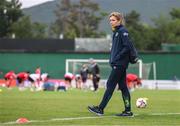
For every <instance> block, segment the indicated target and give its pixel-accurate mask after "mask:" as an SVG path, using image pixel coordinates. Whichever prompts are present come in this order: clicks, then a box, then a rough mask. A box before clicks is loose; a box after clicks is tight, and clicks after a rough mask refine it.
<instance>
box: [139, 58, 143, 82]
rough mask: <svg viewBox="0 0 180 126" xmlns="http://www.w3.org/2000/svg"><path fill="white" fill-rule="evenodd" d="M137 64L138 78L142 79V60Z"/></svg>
mask: <svg viewBox="0 0 180 126" xmlns="http://www.w3.org/2000/svg"><path fill="white" fill-rule="evenodd" d="M138 63H139V78H141V79H142V64H143V62H142V60H139V61H138Z"/></svg>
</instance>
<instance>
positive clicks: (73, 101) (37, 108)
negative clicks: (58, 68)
mask: <svg viewBox="0 0 180 126" xmlns="http://www.w3.org/2000/svg"><path fill="white" fill-rule="evenodd" d="M1 89H2V91H1V92H0V125H18V124H16V123H15V121H16V120H17V119H18V118H20V117H25V118H27V119H28V120H30V122H29V123H27V124H23V125H98V126H99V125H103V126H104V125H106V126H111V125H128V126H129V125H132V126H150V125H151V126H152V125H153V126H154V125H156V126H157V125H158V126H159V125H169V126H172V125H177V126H178V125H180V91H179V90H142V89H141V90H140V89H137V90H135V91H134V92H131V97H132V111H133V112H134V114H135V116H134V117H132V118H130V117H115V116H114V114H116V113H119V112H121V111H123V108H124V107H123V104H122V98H121V92H119V91H115V92H114V95H113V97H112V99H111V100H110V102H109V104H108V106H107V107H106V109H105V115H104V116H101V117H98V116H95V115H93V114H92V113H90V112H89V111H88V110H87V106H88V105H97V104H98V103H99V102H100V100H101V98H102V95H103V93H104V89H101V90H99V91H98V92H96V93H94V92H92V91H86V92H85V91H81V90H77V89H72V90H68V91H67V92H48V91H47V92H30V91H29V90H26V91H18V90H17V89H16V88H15V89H12V90H7V89H6V88H2V87H1ZM139 97H147V98H148V99H149V100H148V105H147V108H144V109H139V108H136V106H135V101H136V99H137V98H139ZM21 125H22V124H21Z"/></svg>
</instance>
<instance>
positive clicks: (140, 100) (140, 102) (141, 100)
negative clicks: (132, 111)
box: [136, 98, 147, 108]
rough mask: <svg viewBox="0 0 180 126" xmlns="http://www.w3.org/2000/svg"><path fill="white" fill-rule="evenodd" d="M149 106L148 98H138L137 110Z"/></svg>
mask: <svg viewBox="0 0 180 126" xmlns="http://www.w3.org/2000/svg"><path fill="white" fill-rule="evenodd" d="M146 106H147V98H138V99H137V100H136V107H137V108H145V107H146Z"/></svg>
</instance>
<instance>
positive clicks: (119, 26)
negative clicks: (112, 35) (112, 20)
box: [113, 25, 123, 32]
mask: <svg viewBox="0 0 180 126" xmlns="http://www.w3.org/2000/svg"><path fill="white" fill-rule="evenodd" d="M121 27H123V25H118V26H116V27H115V28H114V30H113V32H116V31H117V30H118V29H120V28H121Z"/></svg>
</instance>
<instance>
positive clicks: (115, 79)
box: [88, 12, 138, 116]
mask: <svg viewBox="0 0 180 126" xmlns="http://www.w3.org/2000/svg"><path fill="white" fill-rule="evenodd" d="M109 23H110V25H111V27H112V31H113V40H112V48H111V53H110V61H109V62H110V65H111V67H112V71H111V73H110V76H109V78H108V81H107V88H106V91H105V93H104V96H103V99H102V101H101V103H100V104H99V105H98V106H88V110H89V111H90V112H92V113H95V114H96V115H103V114H104V109H105V107H106V105H107V104H108V102H109V100H110V99H111V96H112V94H113V92H114V89H115V87H116V85H117V84H118V86H119V88H120V90H121V92H122V98H123V102H124V107H125V110H124V111H123V112H122V113H120V114H116V115H117V116H133V113H132V112H131V97H130V93H129V91H128V88H127V84H126V69H127V68H128V64H129V63H130V62H131V63H136V62H137V60H138V58H137V51H136V49H135V48H134V46H133V44H132V42H131V41H130V39H129V33H128V31H127V30H126V29H125V27H124V18H123V15H122V14H121V13H119V12H112V13H111V14H110V16H109Z"/></svg>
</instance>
